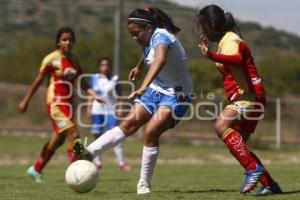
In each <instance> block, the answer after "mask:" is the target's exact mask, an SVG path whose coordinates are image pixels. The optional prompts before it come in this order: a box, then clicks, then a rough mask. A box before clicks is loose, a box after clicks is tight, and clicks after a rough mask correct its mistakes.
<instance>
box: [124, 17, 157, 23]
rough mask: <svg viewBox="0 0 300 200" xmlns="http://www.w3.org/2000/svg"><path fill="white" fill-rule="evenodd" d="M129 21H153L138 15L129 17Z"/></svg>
mask: <svg viewBox="0 0 300 200" xmlns="http://www.w3.org/2000/svg"><path fill="white" fill-rule="evenodd" d="M128 21H144V22H150V23H151V22H152V21H150V20H148V19H143V18H138V17H129V18H128Z"/></svg>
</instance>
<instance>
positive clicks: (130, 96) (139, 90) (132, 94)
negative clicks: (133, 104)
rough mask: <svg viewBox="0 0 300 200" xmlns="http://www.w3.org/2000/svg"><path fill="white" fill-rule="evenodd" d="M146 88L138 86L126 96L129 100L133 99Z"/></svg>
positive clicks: (140, 94)
mask: <svg viewBox="0 0 300 200" xmlns="http://www.w3.org/2000/svg"><path fill="white" fill-rule="evenodd" d="M146 90H147V88H140V89H138V90H136V91H134V92H132V93H131V94H130V95H129V96H128V100H129V101H133V100H134V99H135V98H137V97H140V96H142V95H143V94H144V93H145V91H146Z"/></svg>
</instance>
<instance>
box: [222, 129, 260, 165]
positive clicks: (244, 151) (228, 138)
mask: <svg viewBox="0 0 300 200" xmlns="http://www.w3.org/2000/svg"><path fill="white" fill-rule="evenodd" d="M222 140H223V141H224V142H225V144H226V145H227V147H228V149H229V151H230V152H231V154H232V155H233V156H234V157H235V158H236V159H237V160H238V161H239V163H240V164H241V165H242V166H243V167H244V168H245V170H247V171H248V170H253V169H255V168H256V164H257V162H256V160H255V158H253V156H252V155H251V153H250V150H249V148H248V147H247V145H246V144H245V143H244V141H243V138H242V136H241V135H240V134H239V133H238V132H236V131H235V130H233V129H231V128H228V129H227V130H226V131H225V132H224V134H223V136H222Z"/></svg>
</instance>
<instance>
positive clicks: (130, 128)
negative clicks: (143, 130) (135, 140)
mask: <svg viewBox="0 0 300 200" xmlns="http://www.w3.org/2000/svg"><path fill="white" fill-rule="evenodd" d="M120 128H121V129H122V130H123V132H124V133H125V134H126V135H132V134H134V133H135V132H136V131H137V130H138V129H139V127H138V126H137V125H136V124H135V123H134V122H131V121H129V120H128V121H122V122H121V124H120Z"/></svg>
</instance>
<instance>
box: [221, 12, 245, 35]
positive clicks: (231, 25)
mask: <svg viewBox="0 0 300 200" xmlns="http://www.w3.org/2000/svg"><path fill="white" fill-rule="evenodd" d="M224 15H225V25H224V32H228V31H232V32H234V33H236V34H238V35H239V36H242V34H241V31H240V29H239V27H238V25H237V24H236V22H235V20H234V17H233V15H232V14H231V13H230V12H225V14H224Z"/></svg>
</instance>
